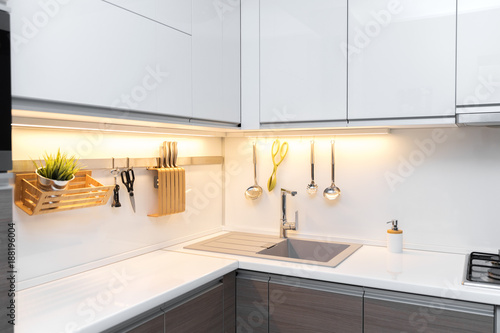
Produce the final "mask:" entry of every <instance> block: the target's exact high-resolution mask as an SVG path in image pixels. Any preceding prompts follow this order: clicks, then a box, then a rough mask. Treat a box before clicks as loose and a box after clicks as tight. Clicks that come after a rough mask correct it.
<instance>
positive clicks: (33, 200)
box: [14, 170, 114, 215]
mask: <svg viewBox="0 0 500 333" xmlns="http://www.w3.org/2000/svg"><path fill="white" fill-rule="evenodd" d="M113 188H114V185H109V186H104V185H102V184H101V183H99V182H98V181H97V180H95V179H94V178H92V171H90V170H83V171H79V172H78V173H76V175H75V179H73V180H72V181H71V182H69V185H68V188H67V189H66V190H62V191H42V190H41V189H39V188H38V187H37V176H36V174H35V173H34V172H33V173H23V174H17V175H16V187H15V189H14V202H15V203H16V206H17V207H19V208H21V209H22V210H23V211H24V212H25V213H26V214H28V215H38V214H46V213H54V212H60V211H64V210H71V209H78V208H86V207H95V206H101V205H105V204H106V203H107V202H108V200H109V198H110V197H111V194H112V193H113Z"/></svg>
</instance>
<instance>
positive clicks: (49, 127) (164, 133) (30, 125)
mask: <svg viewBox="0 0 500 333" xmlns="http://www.w3.org/2000/svg"><path fill="white" fill-rule="evenodd" d="M12 127H29V128H46V129H58V130H80V131H97V132H115V133H116V132H118V133H133V134H153V135H173V136H176V135H180V136H202V137H216V135H209V134H192V133H189V134H188V133H171V132H149V131H131V130H121V129H108V128H105V129H102V128H86V127H70V126H52V125H32V124H12Z"/></svg>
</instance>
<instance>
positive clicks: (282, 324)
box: [269, 280, 363, 333]
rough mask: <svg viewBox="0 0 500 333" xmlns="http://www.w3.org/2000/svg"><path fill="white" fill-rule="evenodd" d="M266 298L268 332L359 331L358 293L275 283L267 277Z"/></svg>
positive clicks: (360, 308) (361, 309)
mask: <svg viewBox="0 0 500 333" xmlns="http://www.w3.org/2000/svg"><path fill="white" fill-rule="evenodd" d="M360 289H361V288H360ZM269 299H270V301H269V315H270V320H269V332H276V333H277V332H287V333H288V332H290V333H293V332H297V333H299V332H317V333H321V332H325V333H326V332H330V333H331V332H338V333H349V332H362V329H363V324H362V323H363V299H362V297H361V296H352V295H346V294H339V293H335V292H331V291H324V290H318V289H309V288H302V287H297V286H293V285H284V284H277V283H273V282H272V280H271V282H270V283H269Z"/></svg>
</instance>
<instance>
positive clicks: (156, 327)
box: [126, 314, 164, 333]
mask: <svg viewBox="0 0 500 333" xmlns="http://www.w3.org/2000/svg"><path fill="white" fill-rule="evenodd" d="M126 332H127V333H164V325H163V314H161V315H159V316H158V317H156V318H153V319H151V320H149V321H147V322H145V323H143V324H141V325H139V326H137V327H135V328H133V329H131V330H130V331H126Z"/></svg>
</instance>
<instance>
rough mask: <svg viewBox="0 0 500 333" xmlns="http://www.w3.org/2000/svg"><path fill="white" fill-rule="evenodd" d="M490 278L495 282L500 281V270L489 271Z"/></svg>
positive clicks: (492, 269)
mask: <svg viewBox="0 0 500 333" xmlns="http://www.w3.org/2000/svg"><path fill="white" fill-rule="evenodd" d="M488 276H489V277H490V278H491V279H494V280H500V269H498V268H491V269H489V270H488Z"/></svg>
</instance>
